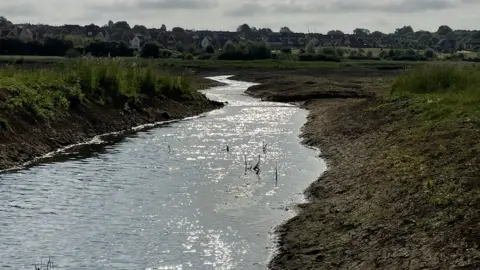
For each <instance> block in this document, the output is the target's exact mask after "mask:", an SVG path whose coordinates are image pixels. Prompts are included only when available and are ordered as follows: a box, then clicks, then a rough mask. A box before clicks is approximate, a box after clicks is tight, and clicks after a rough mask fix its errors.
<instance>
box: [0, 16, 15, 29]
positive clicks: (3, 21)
mask: <svg viewBox="0 0 480 270" xmlns="http://www.w3.org/2000/svg"><path fill="white" fill-rule="evenodd" d="M12 25H13V24H12V22H11V21H9V20H7V18H5V17H3V16H0V27H11V26H12Z"/></svg>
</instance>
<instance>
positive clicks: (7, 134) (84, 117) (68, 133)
mask: <svg viewBox="0 0 480 270" xmlns="http://www.w3.org/2000/svg"><path fill="white" fill-rule="evenodd" d="M195 84H196V87H197V88H198V89H206V88H209V87H213V86H217V85H220V84H219V83H218V82H215V81H211V80H208V79H204V78H200V77H199V78H195ZM2 93H4V94H5V95H3V94H1V95H0V101H5V100H6V99H7V98H9V97H8V95H7V92H5V91H3V92H2ZM222 106H223V104H221V103H219V102H215V101H211V100H208V99H207V98H205V97H202V98H199V99H196V100H192V99H184V100H182V99H177V100H174V99H155V100H151V101H150V102H144V103H142V104H140V105H139V106H137V107H136V108H124V109H112V108H108V107H104V106H100V105H98V104H94V103H88V104H82V105H80V106H79V107H78V108H75V109H74V110H70V111H68V113H67V114H65V115H62V116H59V117H57V118H56V119H55V120H54V121H45V120H43V119H41V118H33V117H32V116H31V115H27V114H25V115H22V114H17V113H15V114H4V115H2V116H1V123H0V170H4V169H8V168H12V167H15V166H19V165H21V164H23V163H25V162H28V161H31V160H32V159H33V158H35V157H39V156H42V155H44V154H46V153H49V152H51V151H54V150H56V149H59V148H62V147H65V146H68V145H72V144H77V143H82V142H86V141H88V140H90V139H92V138H93V137H95V136H97V135H100V134H105V133H110V132H117V131H123V130H128V129H130V128H132V127H135V126H139V125H143V124H147V123H154V122H159V121H167V120H175V119H182V118H185V117H190V116H194V115H198V114H201V113H204V112H207V111H210V110H213V109H217V108H220V107H222Z"/></svg>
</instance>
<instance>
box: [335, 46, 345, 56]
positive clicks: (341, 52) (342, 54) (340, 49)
mask: <svg viewBox="0 0 480 270" xmlns="http://www.w3.org/2000/svg"><path fill="white" fill-rule="evenodd" d="M336 53H337V55H338V56H340V57H343V56H344V55H345V54H346V53H347V52H346V50H345V49H342V48H337V49H336Z"/></svg>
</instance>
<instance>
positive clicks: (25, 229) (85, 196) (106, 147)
mask: <svg viewBox="0 0 480 270" xmlns="http://www.w3.org/2000/svg"><path fill="white" fill-rule="evenodd" d="M215 79H216V80H218V81H221V82H224V83H227V85H226V86H220V87H215V88H212V89H209V90H207V91H206V92H205V93H206V95H207V96H208V97H209V98H211V99H215V100H219V101H226V102H228V104H227V105H226V106H225V107H224V108H222V109H219V110H215V111H212V112H209V113H207V114H205V115H203V116H201V117H197V118H193V119H188V120H184V121H178V122H173V123H168V124H164V125H160V126H158V127H156V128H152V129H149V130H146V131H140V132H137V133H133V134H128V135H126V136H122V137H120V138H116V139H115V140H112V141H111V140H106V141H104V142H102V143H97V144H93V145H90V146H86V147H82V148H80V149H75V151H74V152H72V151H70V152H68V153H65V154H64V155H63V156H61V157H60V158H56V159H53V160H48V162H42V163H39V164H36V165H35V166H30V167H27V168H24V169H21V170H17V171H12V172H7V173H4V174H1V175H0V268H1V269H32V268H33V265H34V264H35V263H40V262H41V261H42V262H43V263H46V261H48V259H49V256H50V257H51V260H52V261H53V262H54V269H265V268H266V266H267V264H268V261H269V259H270V258H271V256H272V254H273V253H274V251H275V249H274V248H275V245H274V244H275V234H274V229H275V226H277V225H279V224H281V223H282V222H283V221H285V220H286V219H288V218H290V217H292V216H293V215H294V214H295V211H294V210H295V204H296V203H298V202H299V201H301V200H302V199H303V195H302V194H303V190H304V189H305V188H307V186H308V185H309V184H310V183H311V182H313V181H314V180H315V179H317V177H318V176H319V175H320V174H321V173H322V172H323V170H324V169H325V164H324V163H323V161H321V160H320V159H318V158H317V156H318V153H317V151H316V150H314V149H310V148H307V147H305V146H303V145H302V144H301V143H300V142H301V139H300V138H299V134H300V129H301V127H302V126H303V124H304V123H305V122H306V116H307V111H306V110H303V109H300V108H298V107H295V106H293V105H289V104H284V103H274V102H262V101H260V100H258V99H254V98H252V97H249V96H247V95H246V94H244V91H245V90H246V89H247V88H248V87H249V86H251V85H252V84H250V83H245V82H238V81H231V80H228V79H227V76H222V77H215ZM259 160H260V162H258V161H259ZM245 161H246V162H245ZM257 163H259V165H258V168H259V169H260V170H259V172H258V173H257V172H256V171H254V170H253V167H255V165H256V164H257ZM250 168H252V169H250Z"/></svg>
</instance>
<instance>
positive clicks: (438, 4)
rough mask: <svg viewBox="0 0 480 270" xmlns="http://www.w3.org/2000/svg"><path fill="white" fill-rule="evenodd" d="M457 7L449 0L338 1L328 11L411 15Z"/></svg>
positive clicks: (457, 4)
mask: <svg viewBox="0 0 480 270" xmlns="http://www.w3.org/2000/svg"><path fill="white" fill-rule="evenodd" d="M458 6H459V3H457V2H452V1H449V0H403V1H395V2H393V1H390V2H387V3H382V4H361V3H359V2H357V1H355V2H353V1H346V0H339V1H336V2H335V3H334V4H333V5H332V6H330V8H329V9H330V10H331V11H335V12H355V11H380V12H388V13H411V12H424V11H430V10H444V9H450V8H456V7H458Z"/></svg>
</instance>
